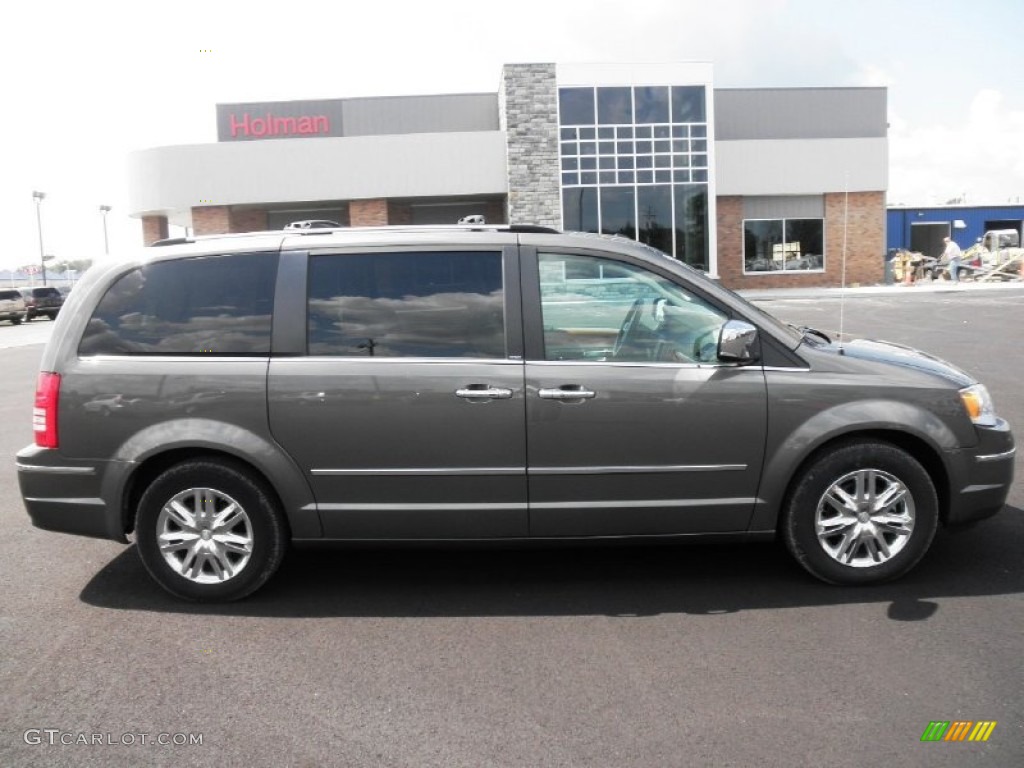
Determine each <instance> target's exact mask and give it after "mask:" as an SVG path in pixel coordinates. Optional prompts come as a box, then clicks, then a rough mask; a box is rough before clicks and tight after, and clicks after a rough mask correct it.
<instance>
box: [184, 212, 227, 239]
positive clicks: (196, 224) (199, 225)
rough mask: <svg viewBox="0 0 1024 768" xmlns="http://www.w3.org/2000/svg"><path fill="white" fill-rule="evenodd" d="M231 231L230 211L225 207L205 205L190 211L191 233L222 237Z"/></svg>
mask: <svg viewBox="0 0 1024 768" xmlns="http://www.w3.org/2000/svg"><path fill="white" fill-rule="evenodd" d="M230 231H231V211H230V209H229V208H228V207H227V206H226V205H205V206H202V207H199V208H193V209H192V232H193V233H194V234H197V235H223V234H224V233H226V232H230Z"/></svg>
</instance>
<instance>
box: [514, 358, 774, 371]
mask: <svg viewBox="0 0 1024 768" xmlns="http://www.w3.org/2000/svg"><path fill="white" fill-rule="evenodd" d="M526 362H527V364H529V365H544V366H552V365H569V366H577V365H583V366H589V367H592V366H595V365H606V366H612V367H615V368H685V369H687V370H694V369H700V368H704V369H708V368H715V369H717V368H729V369H739V370H744V369H749V370H753V371H762V370H764V369H763V368H762V367H761V366H759V365H738V364H736V363H646V362H643V361H633V362H629V361H618V362H616V361H614V360H527V361H526Z"/></svg>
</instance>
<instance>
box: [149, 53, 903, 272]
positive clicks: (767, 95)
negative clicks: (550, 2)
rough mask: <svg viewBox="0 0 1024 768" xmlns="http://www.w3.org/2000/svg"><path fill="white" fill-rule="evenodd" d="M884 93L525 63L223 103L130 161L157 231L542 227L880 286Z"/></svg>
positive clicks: (692, 66)
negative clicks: (385, 93)
mask: <svg viewBox="0 0 1024 768" xmlns="http://www.w3.org/2000/svg"><path fill="white" fill-rule="evenodd" d="M887 128H888V125H887V113H886V90H885V89H884V88H757V89H747V88H739V89H732V88H729V89H722V88H714V86H713V77H712V67H711V65H710V64H706V63H676V64H629V65H626V64H622V65H618V64H616V65H612V64H601V65H595V64H591V65H581V64H508V65H506V66H505V67H504V68H503V69H502V72H501V78H500V83H499V88H498V90H497V91H496V92H494V93H473V94H448V95H436V96H400V97H379V98H352V99H329V100H315V101H285V102H267V103H248V104H220V105H218V106H217V138H218V141H217V142H215V143H209V144H193V145H184V146H168V147H156V148H152V149H147V150H142V151H139V152H136V153H134V154H132V155H131V156H130V158H129V194H130V207H131V214H132V215H133V216H135V217H138V218H141V219H142V222H143V236H144V239H145V242H146V244H150V243H152V242H154V241H156V240H159V239H161V238H164V237H166V236H167V234H168V230H169V225H175V226H180V227H187V228H189V229H191V230H192V231H193V232H194V233H195V234H197V235H202V234H217V233H225V232H245V231H253V230H265V229H279V228H281V227H283V226H285V225H286V224H288V223H289V222H292V221H296V220H303V219H327V220H331V221H335V222H338V223H339V224H340V225H342V226H353V227H356V226H378V225H389V224H398V225H409V224H454V223H455V222H457V221H458V220H459V219H461V218H463V217H465V216H469V215H482V216H483V217H484V218H485V220H486V222H487V223H488V224H504V223H511V224H538V225H544V226H551V227H556V228H559V229H567V230H579V231H591V232H603V233H607V234H618V235H621V236H624V237H629V238H634V239H637V240H642V241H643V242H647V243H649V244H651V245H653V246H655V247H657V248H659V249H661V250H663V251H665V252H666V253H669V254H671V255H673V256H675V257H676V258H678V259H680V260H681V261H684V262H686V263H688V264H691V265H693V266H695V267H697V268H699V269H702V270H704V271H706V272H708V273H709V274H711V275H713V276H716V277H719V278H720V279H721V280H722V281H723V283H725V284H726V285H728V286H730V287H733V288H763V287H773V286H787V287H789V286H817V285H838V284H840V283H841V282H842V281H843V280H844V273H845V281H846V283H847V284H855V283H877V282H881V280H882V279H883V274H884V258H883V254H884V253H885V249H886V232H885V227H886V210H885V196H886V188H887V184H888V139H887Z"/></svg>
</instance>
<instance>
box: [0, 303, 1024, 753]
mask: <svg viewBox="0 0 1024 768" xmlns="http://www.w3.org/2000/svg"><path fill="white" fill-rule="evenodd" d="M759 303H760V305H761V306H763V307H764V308H766V309H768V310H769V311H771V312H773V313H775V314H777V315H778V316H780V317H781V318H783V319H785V320H788V321H791V322H794V323H797V324H803V325H811V326H814V327H817V328H821V329H823V330H826V331H829V332H834V331H836V330H837V329H838V327H839V322H840V321H839V317H840V302H839V301H838V300H837V299H836V298H834V297H831V296H830V295H829V296H825V297H823V296H820V295H808V294H798V295H788V296H787V295H775V296H767V295H763V296H761V297H760V298H759ZM842 314H843V326H844V330H845V332H846V333H847V334H848V335H851V336H868V337H876V338H877V337H881V338H888V339H890V340H892V341H897V342H901V343H906V344H911V345H914V346H919V347H921V348H924V349H926V350H928V351H930V352H932V353H934V354H937V355H938V356H940V357H943V358H945V359H947V360H950V361H951V362H953V363H955V364H957V365H959V366H961V367H962V368H964V369H965V370H967V371H968V372H970V373H972V374H974V375H976V376H977V377H979V378H980V379H981V380H982V381H983V382H984V383H985V384H987V385H988V387H989V389H990V390H991V391H992V394H993V397H994V398H995V401H996V406H997V410H998V411H999V412H1000V414H1001V415H1003V416H1005V417H1006V418H1008V419H1009V420H1010V421H1011V423H1013V424H1014V425H1015V426H1016V428H1017V434H1018V440H1020V436H1021V435H1024V397H1022V392H1021V389H1022V387H1024V354H1021V351H1020V339H1019V336H1020V334H1021V332H1022V329H1024V286H1020V287H1019V288H1009V289H1004V290H998V291H984V290H974V289H969V288H968V289H961V290H959V291H920V292H915V291H914V290H913V289H908V290H905V291H897V290H890V291H884V292H880V293H877V294H869V295H858V296H857V297H856V298H855V299H850V300H848V301H846V302H845V304H844V308H843V311H842ZM50 328H52V324H50V323H48V322H46V321H38V322H35V323H32V324H29V325H27V326H21V327H16V328H13V327H6V326H0V370H2V371H3V376H0V423H2V424H3V425H4V429H3V431H2V432H0V457H6V458H5V459H2V460H0V534H2V535H0V569H2V570H0V573H2V574H3V589H2V590H0V607H2V610H0V643H2V649H3V650H2V655H0V660H2V661H0V664H2V681H3V685H2V686H0V722H2V729H0V765H3V766H29V765H33V766H34V765H56V766H62V765H67V766H138V765H175V766H181V765H204V766H205V765H223V766H234V765H270V764H273V765H281V766H320V765H324V766H327V765H330V766H410V767H413V766H415V767H419V766H446V767H448V766H528V767H530V768H534V767H538V768H539V767H541V766H615V767H616V768H618V767H619V766H657V767H660V766H703V765H708V766H711V765H713V766H863V765H864V764H865V763H878V764H881V765H893V764H898V765H902V766H918V765H920V766H925V765H927V766H973V765H984V766H1013V765H1022V764H1024V664H1022V662H1021V659H1022V658H1024V566H1022V563H1024V558H1022V555H1021V553H1022V550H1024V459H1022V458H1021V455H1020V454H1018V459H1017V478H1018V479H1017V481H1016V484H1015V486H1014V489H1013V492H1012V494H1011V496H1010V499H1009V505H1008V507H1007V508H1006V509H1005V510H1004V511H1003V513H1002V514H1000V515H999V516H997V517H995V518H993V519H991V520H989V521H986V522H984V523H981V524H979V525H977V526H975V527H973V528H971V529H968V530H966V531H962V532H958V533H955V534H954V533H950V532H940V534H939V536H938V537H937V539H936V541H935V544H934V546H933V549H932V550H931V552H930V554H929V556H928V557H927V558H926V559H925V560H924V561H923V562H922V563H921V565H919V566H918V567H917V568H916V569H915V570H914V571H913V572H912V573H911V574H910V575H909V576H907V577H906V578H904V579H903V580H901V581H899V582H897V583H895V584H889V585H884V586H880V587H872V588H836V587H830V586H826V585H824V584H819V583H817V582H815V581H813V580H812V579H811V578H810V577H809V576H807V575H806V574H805V573H804V572H803V571H802V570H801V569H800V568H799V567H798V566H797V565H795V564H794V563H793V562H792V561H791V559H790V558H789V557H788V555H786V553H785V552H784V551H782V549H781V548H780V547H776V546H773V545H771V544H765V545H761V544H758V545H754V544H749V545H732V546H727V545H705V546H696V545H687V546H676V547H658V548H638V547H632V548H622V549H609V548H603V549H570V550H564V549H559V550H539V551H459V552H451V551H440V552H439V551H412V552H410V551H385V552H381V551H372V550H360V551H345V552H303V553H301V554H300V555H299V556H295V554H294V553H293V555H292V556H290V557H289V558H288V559H287V560H286V562H285V564H284V567H283V568H282V571H281V572H280V573H279V574H278V575H277V576H276V577H275V578H274V579H273V580H272V581H271V582H270V583H269V584H268V585H267V586H266V587H265V588H264V589H263V590H261V591H260V592H259V593H257V594H256V595H255V596H253V597H252V598H250V599H249V600H247V601H244V602H242V603H238V604H232V605H228V606H194V605H189V604H185V603H181V602H177V601H175V600H174V599H172V598H170V597H169V596H167V595H165V594H164V593H163V592H162V591H161V590H160V588H159V587H157V586H156V585H155V584H153V583H152V582H151V581H150V579H149V578H148V576H147V575H146V573H145V572H144V570H143V568H142V566H141V564H140V563H139V561H138V559H137V557H136V555H135V552H134V550H133V549H132V548H130V547H129V548H125V547H123V546H121V545H119V544H116V543H113V542H105V541H99V540H90V539H80V538H75V537H70V536H63V535H59V534H52V533H46V532H43V531H38V530H36V529H34V528H32V527H31V526H30V525H29V523H28V519H27V516H26V515H25V512H24V509H23V507H22V504H21V500H20V497H19V495H18V491H17V483H16V477H15V470H14V458H13V457H14V454H15V452H16V451H17V450H18V449H19V448H21V447H22V446H23V445H25V444H27V443H28V442H30V441H31V431H30V430H31V426H30V415H31V407H32V393H33V389H34V380H35V374H36V367H37V365H38V361H39V356H40V353H41V349H42V348H41V346H40V343H41V342H42V341H43V340H44V338H45V336H46V335H47V333H48V332H49V329H50ZM935 720H943V721H944V720H971V721H978V720H988V721H996V722H997V726H996V727H995V729H994V730H993V732H992V735H991V736H990V738H989V740H988V741H987V742H985V743H969V742H964V743H922V742H921V736H922V733H923V732H924V730H925V728H926V727H927V726H928V724H929V722H930V721H935ZM160 735H165V736H167V737H168V738H165V739H164V741H168V742H170V743H168V744H166V745H165V744H158V743H154V742H156V741H158V740H159V736H160ZM197 735H198V736H200V737H201V740H202V743H201V744H196V743H189V742H190V741H191V742H194V741H195V736H197ZM83 736H84V737H85V740H86V741H88V742H94V741H95V740H96V737H97V736H98V737H99V741H100V742H101V743H88V744H82V743H81V741H82V737H83ZM179 736H183V738H178V737H179ZM62 741H63V742H68V741H70V742H72V743H69V744H68V743H61V742H62ZM180 741H184V742H185V743H177V742H180ZM51 742H53V743H51ZM143 742H145V743H143Z"/></svg>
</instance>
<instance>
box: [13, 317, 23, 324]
mask: <svg viewBox="0 0 1024 768" xmlns="http://www.w3.org/2000/svg"><path fill="white" fill-rule="evenodd" d="M11 325H21V318H20V317H12V318H11Z"/></svg>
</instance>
